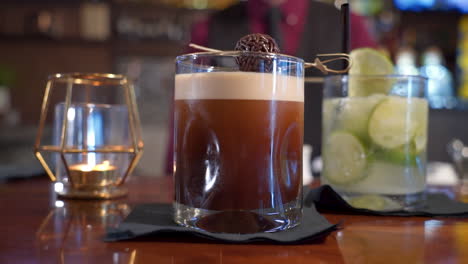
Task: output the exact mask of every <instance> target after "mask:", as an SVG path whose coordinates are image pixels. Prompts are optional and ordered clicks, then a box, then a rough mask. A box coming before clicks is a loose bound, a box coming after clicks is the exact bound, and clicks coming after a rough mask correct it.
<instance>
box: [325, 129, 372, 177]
mask: <svg viewBox="0 0 468 264" xmlns="http://www.w3.org/2000/svg"><path fill="white" fill-rule="evenodd" d="M323 160H324V168H323V174H324V176H325V177H326V178H327V180H329V181H330V182H331V183H334V184H341V185H346V184H350V183H355V182H358V181H359V180H361V179H362V178H363V177H364V176H365V174H364V170H365V168H366V164H367V160H366V153H365V149H364V146H363V145H362V143H361V142H360V141H359V139H358V138H357V137H355V136H354V135H352V134H350V133H347V132H343V131H338V132H334V133H333V134H331V135H330V136H329V137H328V140H327V142H326V143H325V145H324V146H323Z"/></svg>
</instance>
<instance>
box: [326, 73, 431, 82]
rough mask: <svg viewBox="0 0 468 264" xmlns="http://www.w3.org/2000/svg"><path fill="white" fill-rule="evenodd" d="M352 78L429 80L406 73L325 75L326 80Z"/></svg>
mask: <svg viewBox="0 0 468 264" xmlns="http://www.w3.org/2000/svg"><path fill="white" fill-rule="evenodd" d="M350 78H361V79H419V80H420V81H427V80H429V79H428V78H427V77H424V76H422V75H404V74H377V75H370V74H337V75H328V76H325V77H324V79H325V80H332V79H340V80H343V79H345V80H348V79H350Z"/></svg>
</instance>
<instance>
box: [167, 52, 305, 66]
mask: <svg viewBox="0 0 468 264" xmlns="http://www.w3.org/2000/svg"><path fill="white" fill-rule="evenodd" d="M241 54H245V55H255V56H267V57H268V58H283V59H285V60H288V61H295V62H298V63H302V64H304V60H303V59H301V58H298V57H294V56H291V55H286V54H283V53H271V52H258V51H238V50H229V51H204V52H193V53H187V54H182V55H179V56H177V57H176V62H177V63H183V61H186V60H188V59H192V60H193V59H196V58H198V57H214V56H225V57H227V56H235V55H241Z"/></svg>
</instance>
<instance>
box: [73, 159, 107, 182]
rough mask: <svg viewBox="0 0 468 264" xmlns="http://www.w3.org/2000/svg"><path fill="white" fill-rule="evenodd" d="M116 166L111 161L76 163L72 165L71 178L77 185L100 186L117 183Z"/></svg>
mask: <svg viewBox="0 0 468 264" xmlns="http://www.w3.org/2000/svg"><path fill="white" fill-rule="evenodd" d="M115 171H116V167H115V166H113V165H110V163H109V161H108V160H106V161H103V162H102V163H100V164H96V165H92V164H75V165H71V166H70V178H71V181H72V183H73V184H74V185H75V186H76V187H80V186H81V187H84V186H88V187H92V186H94V187H99V186H106V185H110V184H114V183H115V180H116V179H114V178H115Z"/></svg>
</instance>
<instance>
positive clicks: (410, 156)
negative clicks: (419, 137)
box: [368, 145, 419, 166]
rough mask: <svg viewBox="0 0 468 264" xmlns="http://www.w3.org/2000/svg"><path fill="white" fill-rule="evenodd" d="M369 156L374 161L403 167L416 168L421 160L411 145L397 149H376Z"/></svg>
mask: <svg viewBox="0 0 468 264" xmlns="http://www.w3.org/2000/svg"><path fill="white" fill-rule="evenodd" d="M368 155H369V159H371V160H373V161H374V160H375V161H384V162H388V163H392V164H395V165H401V166H416V165H417V163H418V158H419V156H418V155H417V154H416V153H415V151H414V147H412V146H411V145H404V146H403V147H401V148H397V149H383V148H376V149H374V150H372V151H371V152H370V154H368Z"/></svg>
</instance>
